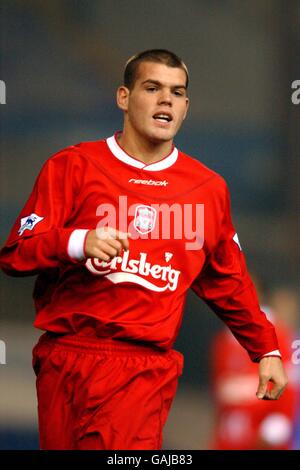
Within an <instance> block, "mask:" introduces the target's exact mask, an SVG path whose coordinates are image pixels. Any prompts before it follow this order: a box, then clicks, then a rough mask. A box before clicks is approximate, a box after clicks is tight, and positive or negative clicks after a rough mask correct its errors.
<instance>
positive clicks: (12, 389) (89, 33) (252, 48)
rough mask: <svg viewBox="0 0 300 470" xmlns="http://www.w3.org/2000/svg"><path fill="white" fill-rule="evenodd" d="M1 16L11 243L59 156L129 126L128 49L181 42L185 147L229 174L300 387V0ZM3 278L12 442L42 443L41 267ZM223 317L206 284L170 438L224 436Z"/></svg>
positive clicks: (4, 175)
mask: <svg viewBox="0 0 300 470" xmlns="http://www.w3.org/2000/svg"><path fill="white" fill-rule="evenodd" d="M0 22H1V50H0V65H1V72H0V79H1V80H3V81H4V82H5V84H6V104H5V105H4V104H1V105H0V114H1V128H0V139H1V140H0V152H1V176H0V216H1V234H0V238H1V239H0V242H1V244H3V243H4V241H5V239H6V237H7V235H8V232H9V230H10V227H11V225H12V224H13V222H14V220H15V218H16V217H17V215H18V213H19V211H20V209H21V208H22V207H23V205H24V203H25V201H26V199H27V198H28V196H29V194H30V192H31V188H32V186H33V183H34V180H35V178H36V176H37V173H38V172H39V170H40V168H41V166H42V164H43V163H44V162H45V160H46V159H47V158H48V157H49V156H50V155H51V154H53V153H55V152H57V151H58V150H59V149H62V148H64V147H66V146H68V145H71V144H74V143H78V142H81V141H86V140H98V139H101V138H105V137H108V136H110V135H112V134H113V133H114V132H115V130H118V129H121V127H122V114H121V112H120V111H119V110H118V109H117V107H116V105H115V91H116V88H117V86H118V85H119V84H120V83H121V80H122V72H123V66H124V63H125V61H126V60H127V59H128V57H130V56H131V55H133V54H135V53H136V52H139V51H141V50H144V49H149V48H166V49H170V50H172V51H174V52H175V53H176V54H178V55H179V56H181V57H182V58H183V60H184V61H185V63H186V64H187V66H188V68H189V71H190V75H191V85H190V90H189V95H190V99H191V108H190V114H189V117H188V119H186V121H185V123H184V126H183V128H182V130H181V132H180V134H179V135H178V136H177V137H176V145H177V147H179V148H181V149H182V150H184V151H185V152H186V153H188V154H189V155H191V156H193V157H195V158H198V159H199V160H200V161H202V162H203V163H205V164H206V165H208V166H209V167H210V168H212V169H213V170H215V171H217V172H219V173H220V174H222V176H224V177H225V179H226V180H227V182H228V185H229V187H230V191H231V199H232V212H233V219H234V222H235V226H236V228H237V231H238V233H239V239H240V241H241V244H242V246H243V248H244V252H245V254H246V259H247V263H248V267H249V270H250V271H251V272H253V273H255V276H257V278H258V279H260V281H262V283H263V286H264V289H263V290H264V299H263V302H264V303H267V304H268V306H269V307H270V309H271V310H272V309H273V311H274V312H278V313H280V315H281V321H282V322H283V323H287V324H288V328H290V330H291V336H290V338H292V339H290V340H289V341H288V342H287V352H286V354H287V361H288V364H289V366H290V367H289V371H290V372H289V373H290V375H291V383H292V384H293V386H294V388H295V390H296V392H295V393H298V395H299V392H297V390H299V385H297V383H299V368H300V365H297V364H295V362H297V361H295V360H294V361H292V359H291V358H292V354H293V352H295V345H296V344H297V343H295V342H294V341H297V338H298V339H299V340H300V332H299V299H298V294H299V291H298V288H299V277H300V276H299V262H300V251H299V229H300V219H299V213H300V212H299V206H300V204H299V203H300V191H299V177H300V158H299V157H300V105H295V104H293V103H292V100H291V95H292V92H293V90H292V82H293V81H295V80H300V60H299V57H300V1H299V0H289V1H288V2H287V1H285V0H245V1H244V2H240V1H238V0H222V1H217V0H209V1H208V0H184V1H182V0H173V1H172V2H170V1H161V0H152V1H151V2H150V1H145V0H131V1H129V2H124V1H121V0H89V1H80V0H44V1H39V0H27V1H26V2H24V1H22V0H20V1H17V0H9V1H8V0H2V1H1V12H0ZM0 281H1V316H0V340H2V341H3V342H4V343H5V346H6V361H3V360H2V362H6V364H3V363H2V364H0V448H1V449H37V448H38V437H37V412H36V398H35V383H34V374H33V371H32V370H31V349H32V346H33V345H34V344H35V342H36V340H37V338H38V337H39V336H40V333H41V332H39V331H36V330H34V328H33V327H32V322H33V319H34V309H33V302H32V300H31V292H32V289H33V283H34V279H33V278H24V279H22V278H20V279H14V278H9V277H6V276H5V275H4V274H3V273H0ZM282 292H283V293H284V295H283V296H282ZM280 294H281V297H280ZM276 295H277V297H276ZM272 303H273V304H272ZM222 328H223V325H222V323H221V322H220V321H219V320H218V319H217V318H216V317H215V315H214V314H213V313H212V312H211V311H209V310H208V309H207V308H206V306H205V305H204V304H202V303H201V302H200V301H199V300H198V299H197V298H196V296H194V295H193V294H191V295H190V296H189V298H188V302H187V306H186V310H185V316H184V321H183V326H182V330H181V332H180V335H179V337H178V340H177V343H176V348H177V349H178V350H180V351H181V352H183V353H184V355H185V369H184V374H183V376H182V377H181V380H180V384H179V388H178V394H177V396H176V399H175V401H174V405H173V408H172V411H171V414H170V417H169V420H168V423H167V426H166V428H165V433H164V436H165V439H164V447H165V448H167V449H208V448H215V447H216V446H217V444H213V442H214V437H215V435H216V433H217V426H218V419H217V417H216V413H217V410H218V409H219V408H218V406H219V404H218V403H217V400H218V394H216V393H215V387H216V383H214V381H215V377H213V374H212V371H213V370H214V365H213V364H212V362H213V361H214V352H215V349H214V340H215V337H216V335H218V334H219V332H220V331H221V330H222ZM4 343H1V344H2V346H3V344H4ZM2 350H3V348H2ZM242 353H243V354H244V352H243V351H242ZM2 356H3V355H2ZM294 357H295V355H294ZM298 358H299V362H300V354H299V356H298ZM0 362H1V361H0ZM221 366H222V364H221ZM297 387H298V389H297ZM276 413H277V414H278V413H279V414H280V413H281V411H279V412H278V410H277V412H276ZM289 413H290V411H289ZM293 413H294V411H293ZM234 416H235V418H234ZM236 416H238V418H237V419H236ZM243 419H244V418H243ZM243 419H241V415H237V414H236V413H235V415H233V416H231V418H230V420H229V421H230V423H229V424H228V423H227V425H228V426H230V429H231V431H232V432H233V434H234V435H238V434H239V432H240V431H239V430H240V429H241V428H242V429H244V428H245V426H246V424H245V422H246V421H245V419H244V421H243ZM287 419H289V420H290V422H291V423H292V431H291V432H292V435H291V432H290V433H288V432H287V431H286V429H287V427H285V428H282V429H285V434H284V433H283V434H284V435H285V436H288V439H289V442H291V444H289V445H291V446H294V448H297V446H298V444H297V440H296V436H297V432H299V431H297V425H296V422H297V421H296V419H297V418H296V412H295V414H293V415H290V416H289V417H288V418H287ZM265 427H266V426H265ZM271 427H272V426H271ZM273 428H274V427H273ZM279 428H280V426H279V425H278V429H279ZM226 429H227V428H226ZM264 429H265V428H264ZM224 432H225V433H226V430H225V431H224ZM267 434H268V433H267ZM267 434H266V435H267ZM266 439H267V438H266ZM271 440H272V439H271ZM273 442H278V436H277V441H276V439H275V440H274V441H273ZM233 445H234V444H233ZM228 446H229V444H228ZM299 448H300V446H299Z"/></svg>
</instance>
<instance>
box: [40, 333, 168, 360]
mask: <svg viewBox="0 0 300 470" xmlns="http://www.w3.org/2000/svg"><path fill="white" fill-rule="evenodd" d="M44 342H51V343H54V344H56V345H59V346H62V347H65V348H67V349H76V350H81V351H82V350H84V351H87V352H88V351H90V352H98V351H99V352H100V351H103V352H105V351H106V352H118V353H124V354H126V353H135V354H136V353H140V354H149V355H153V354H155V355H166V354H168V353H169V352H170V351H171V349H170V350H166V349H160V348H158V347H156V346H153V345H145V343H138V342H136V343H135V342H133V341H127V340H126V341H125V340H120V339H112V338H94V337H89V336H82V335H70V334H66V335H61V334H56V333H51V332H46V333H44V334H43V335H42V336H41V337H40V340H39V343H44Z"/></svg>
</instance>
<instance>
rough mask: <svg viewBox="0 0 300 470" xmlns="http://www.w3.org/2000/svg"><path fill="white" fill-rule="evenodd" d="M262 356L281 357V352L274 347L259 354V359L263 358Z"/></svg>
mask: <svg viewBox="0 0 300 470" xmlns="http://www.w3.org/2000/svg"><path fill="white" fill-rule="evenodd" d="M264 357H279V359H281V354H280V351H279V349H274V351H270V352H268V353H266V354H264V355H263V356H261V357H260V358H259V360H261V359H263V358H264Z"/></svg>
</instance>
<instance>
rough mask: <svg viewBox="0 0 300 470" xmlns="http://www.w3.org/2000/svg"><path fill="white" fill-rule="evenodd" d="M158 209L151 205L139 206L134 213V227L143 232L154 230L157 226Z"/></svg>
mask: <svg viewBox="0 0 300 470" xmlns="http://www.w3.org/2000/svg"><path fill="white" fill-rule="evenodd" d="M155 220H156V210H155V209H154V208H153V207H151V206H137V207H136V209H135V215H134V222H133V225H134V228H135V229H136V230H137V231H138V232H139V233H141V234H142V235H143V234H145V233H149V232H152V230H153V229H154V226H155Z"/></svg>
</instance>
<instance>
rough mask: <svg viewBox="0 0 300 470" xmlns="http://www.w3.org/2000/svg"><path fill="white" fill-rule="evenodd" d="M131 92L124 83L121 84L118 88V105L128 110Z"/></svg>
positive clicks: (123, 109)
mask: <svg viewBox="0 0 300 470" xmlns="http://www.w3.org/2000/svg"><path fill="white" fill-rule="evenodd" d="M129 93H130V91H129V89H128V88H127V87H126V86H124V85H121V86H119V88H118V89H117V105H118V107H119V108H120V109H122V111H127V110H128V98H129Z"/></svg>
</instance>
